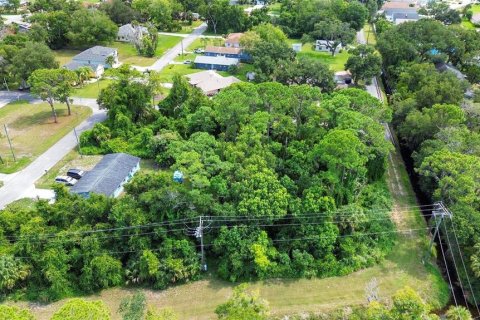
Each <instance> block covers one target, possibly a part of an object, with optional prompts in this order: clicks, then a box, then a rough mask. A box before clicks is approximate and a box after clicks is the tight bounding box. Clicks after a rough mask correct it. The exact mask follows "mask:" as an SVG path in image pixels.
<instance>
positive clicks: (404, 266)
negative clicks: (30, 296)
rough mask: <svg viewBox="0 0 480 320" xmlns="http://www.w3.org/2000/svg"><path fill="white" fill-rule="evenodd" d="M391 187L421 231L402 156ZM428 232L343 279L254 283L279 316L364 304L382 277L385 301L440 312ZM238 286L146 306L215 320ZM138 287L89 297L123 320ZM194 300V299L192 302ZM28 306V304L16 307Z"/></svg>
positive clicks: (170, 294) (47, 312)
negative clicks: (425, 305) (406, 296)
mask: <svg viewBox="0 0 480 320" xmlns="http://www.w3.org/2000/svg"><path fill="white" fill-rule="evenodd" d="M386 179H387V183H388V185H389V188H390V191H391V192H392V195H393V197H394V209H393V211H392V219H393V220H394V221H395V222H396V224H397V227H398V229H400V230H406V229H419V228H423V227H425V226H426V224H425V221H424V220H423V218H422V217H421V216H420V213H419V212H418V210H407V209H404V208H406V207H408V206H412V205H416V198H415V194H414V193H413V190H412V188H411V186H410V183H409V180H408V175H407V173H406V171H405V168H404V166H403V162H402V160H401V158H400V155H399V154H398V153H393V154H392V157H391V158H390V160H389V170H388V174H387V177H386ZM426 242H427V237H426V233H425V232H423V231H420V232H412V233H410V234H404V235H400V236H399V237H398V243H397V245H396V246H395V247H394V249H393V251H392V252H391V254H390V255H389V256H388V257H387V259H386V260H385V261H384V262H382V263H380V264H379V265H377V266H375V267H372V268H368V269H365V270H361V271H358V272H355V273H352V274H350V275H347V276H344V277H332V278H325V279H316V278H315V279H292V280H281V279H272V280H268V281H258V282H253V283H251V286H252V287H253V288H257V289H259V291H260V295H261V296H262V297H263V298H265V299H266V300H268V301H269V304H270V307H271V310H272V313H274V314H276V315H284V314H293V313H303V312H321V311H329V310H333V309H337V308H342V307H345V306H349V305H358V304H365V303H366V299H365V286H366V284H367V283H368V282H370V281H371V280H372V279H373V278H376V279H377V282H378V285H379V294H380V298H381V299H382V300H384V301H385V300H388V299H389V297H390V296H391V295H392V294H393V293H394V292H395V291H396V290H398V289H400V288H402V287H404V286H407V285H408V286H411V287H412V288H414V289H415V290H417V291H418V292H420V294H421V295H422V296H423V297H424V298H425V299H426V300H427V301H428V302H430V303H432V304H433V305H434V307H436V308H440V307H441V306H443V305H445V304H446V303H447V301H448V298H449V291H448V287H447V286H446V284H445V282H444V281H443V279H442V278H441V275H440V273H439V272H438V270H437V269H436V267H434V266H433V265H430V264H428V262H427V263H426V264H425V265H424V264H422V258H423V257H424V254H425V251H424V248H425V243H426ZM233 286H234V284H232V283H228V282H225V281H222V280H219V279H218V278H216V277H214V276H212V275H211V274H208V275H206V276H205V278H204V279H203V280H201V281H196V282H193V283H189V284H185V285H180V286H177V287H172V288H170V289H167V290H162V291H152V290H144V292H145V294H146V297H147V302H148V304H149V305H150V306H151V307H154V308H165V307H171V308H173V309H174V310H175V312H176V313H177V314H178V315H179V318H180V319H198V320H200V319H212V318H214V310H215V307H216V306H217V305H218V304H220V303H222V302H224V301H225V300H226V299H227V298H228V297H229V296H230V294H231V292H232V288H233ZM132 292H133V289H132V290H129V289H120V288H114V289H109V290H104V291H103V292H101V293H99V294H97V295H93V296H89V297H88V299H91V300H95V299H101V300H103V301H104V302H105V303H106V304H107V306H108V308H109V309H110V311H111V313H112V316H113V317H112V319H118V320H120V319H121V317H120V315H119V314H117V312H116V310H117V309H118V306H119V304H120V301H121V300H122V298H123V297H125V296H126V295H129V294H132ZM193 297H194V298H193ZM63 303H64V300H62V301H59V302H56V303H53V304H49V305H44V306H41V305H38V304H35V305H32V306H31V308H32V311H33V312H34V313H35V315H36V316H37V318H38V319H39V320H47V319H49V317H50V316H51V315H52V313H53V312H55V310H57V309H58V308H59V307H60V306H61V305H62V304H63ZM17 304H19V305H21V306H27V305H28V304H27V303H25V302H21V303H17Z"/></svg>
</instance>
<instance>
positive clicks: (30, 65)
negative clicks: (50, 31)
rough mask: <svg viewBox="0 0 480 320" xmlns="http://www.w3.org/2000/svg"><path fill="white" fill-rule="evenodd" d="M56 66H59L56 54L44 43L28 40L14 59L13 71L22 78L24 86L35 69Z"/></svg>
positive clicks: (53, 67)
mask: <svg viewBox="0 0 480 320" xmlns="http://www.w3.org/2000/svg"><path fill="white" fill-rule="evenodd" d="M55 68H58V62H57V61H56V60H55V55H54V54H53V52H52V51H51V50H50V49H49V48H48V47H47V46H46V45H45V44H42V43H36V42H27V43H26V44H25V47H24V48H22V49H20V50H19V51H18V52H17V53H16V54H15V57H14V58H13V60H12V69H13V73H14V74H16V75H17V76H18V77H19V78H20V79H21V80H22V82H23V85H24V86H25V85H26V81H27V79H28V78H29V77H30V75H31V74H32V73H33V72H34V71H35V70H38V69H55Z"/></svg>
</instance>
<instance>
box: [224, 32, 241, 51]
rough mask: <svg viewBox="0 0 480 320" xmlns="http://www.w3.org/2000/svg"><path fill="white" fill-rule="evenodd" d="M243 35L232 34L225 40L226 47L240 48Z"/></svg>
mask: <svg viewBox="0 0 480 320" xmlns="http://www.w3.org/2000/svg"><path fill="white" fill-rule="evenodd" d="M242 36H243V33H230V34H229V35H228V36H227V39H225V47H227V48H240V47H241V46H240V38H241V37H242Z"/></svg>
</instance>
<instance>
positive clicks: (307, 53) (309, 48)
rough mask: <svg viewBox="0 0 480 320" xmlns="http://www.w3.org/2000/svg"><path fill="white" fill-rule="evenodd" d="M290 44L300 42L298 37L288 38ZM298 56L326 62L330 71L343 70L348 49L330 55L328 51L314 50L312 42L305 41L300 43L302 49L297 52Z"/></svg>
mask: <svg viewBox="0 0 480 320" xmlns="http://www.w3.org/2000/svg"><path fill="white" fill-rule="evenodd" d="M288 42H289V43H290V44H293V43H300V40H298V39H289V40H288ZM297 56H298V57H308V58H312V59H318V60H320V61H322V62H323V63H325V64H327V65H328V66H329V67H330V69H331V70H332V71H343V70H345V63H346V62H347V60H348V56H349V54H348V51H347V50H342V51H341V52H339V53H337V54H335V56H332V54H331V53H330V52H320V51H315V49H314V48H313V43H305V44H304V45H302V50H301V51H300V52H298V53H297Z"/></svg>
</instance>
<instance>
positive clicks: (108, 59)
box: [105, 56, 117, 68]
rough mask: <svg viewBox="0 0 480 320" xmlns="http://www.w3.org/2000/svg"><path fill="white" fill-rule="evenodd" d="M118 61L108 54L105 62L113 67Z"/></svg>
mask: <svg viewBox="0 0 480 320" xmlns="http://www.w3.org/2000/svg"><path fill="white" fill-rule="evenodd" d="M116 62H117V59H115V57H114V56H108V57H107V58H106V59H105V63H106V64H109V65H110V67H111V68H113V65H114V64H115V63H116Z"/></svg>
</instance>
